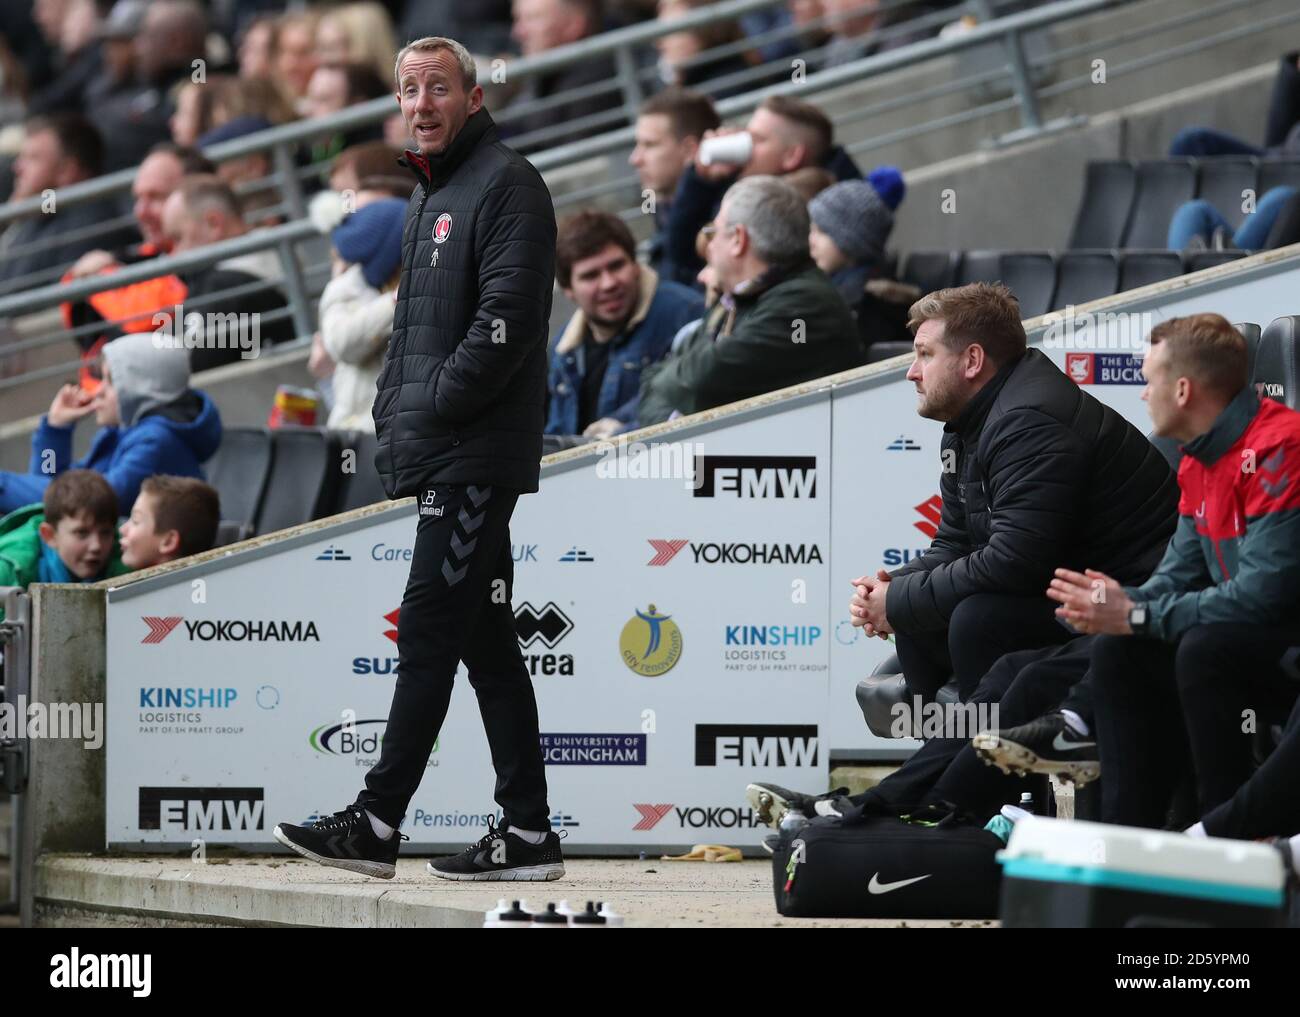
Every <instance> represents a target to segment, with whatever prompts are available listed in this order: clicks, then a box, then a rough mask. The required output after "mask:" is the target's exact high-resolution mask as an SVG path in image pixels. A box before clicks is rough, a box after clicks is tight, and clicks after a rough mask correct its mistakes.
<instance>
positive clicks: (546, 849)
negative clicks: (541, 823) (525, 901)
mask: <svg viewBox="0 0 1300 1017" xmlns="http://www.w3.org/2000/svg"><path fill="white" fill-rule="evenodd" d="M428 867H429V872H430V873H431V874H432V875H435V876H437V877H438V878H439V879H458V880H471V879H472V880H502V881H506V880H514V881H518V882H525V883H542V882H549V881H550V880H552V879H559V878H560V877H561V876H563V875H564V856H563V855H562V854H561V853H560V836H559V834H557V833H555V832H554V831H552V832H550V833H548V834H547V835H546V839H545V840H544V841H542V842H541V843H540V844H529V843H528V841H526V840H524V839H523V838H522V837H518V836H516V835H515V834H513V833H511V832H510V831H509V829H507V828H502V827H499V826H497V825H496V824H495V823H494V822H493V821H492V820H490V819H489V820H488V832H487V833H485V834H484V835H483V836H482V837H480V838H479V839H478V841H477V842H476V843H474V844H471V845H470V846H469V847H467V848H466V849H465V850H464V851H462V852H461V853H460V854H458V855H452V856H451V857H449V858H435V859H434V860H433V861H431V862H430V863H429V866H428Z"/></svg>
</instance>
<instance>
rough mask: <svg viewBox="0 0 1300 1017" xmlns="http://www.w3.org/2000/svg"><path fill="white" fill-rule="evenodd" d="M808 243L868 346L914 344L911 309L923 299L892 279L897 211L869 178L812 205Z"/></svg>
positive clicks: (846, 184)
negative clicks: (890, 252) (889, 250)
mask: <svg viewBox="0 0 1300 1017" xmlns="http://www.w3.org/2000/svg"><path fill="white" fill-rule="evenodd" d="M808 215H809V217H810V218H811V220H812V230H811V232H810V234H809V236H808V246H809V248H810V250H811V251H812V256H813V261H815V262H817V267H818V268H820V269H821V270H822V271H823V272H825V273H826V274H827V275H828V276H830V279H831V282H832V283H834V284H835V288H836V289H837V290H839V291H840V296H842V297H843V298H844V300H845V302H846V303H847V304H848V305H849V308H850V309H851V310H852V311H853V317H854V318H855V319H856V320H857V323H858V335H859V337H860V338H861V339H862V345H863V348H864V349H867V350H870V348H871V344H872V343H875V342H908V341H909V340H910V339H911V337H912V334H911V332H910V331H908V328H907V321H908V312H909V311H910V310H911V307H912V305H913V304H914V303H915V302H916V301H917V300H919V299H920V298H921V291H920V290H919V289H918V288H917V287H915V286H909V285H908V284H906V283H901V282H897V281H896V280H894V279H891V278H889V274H888V271H887V268H886V265H887V262H886V258H885V244H886V243H887V242H888V240H889V234H890V231H891V230H892V229H893V228H894V214H893V213H892V212H891V211H890V210H889V206H888V205H886V204H885V202H884V201H883V200H882V199H881V197H880V195H879V194H877V193H876V189H875V188H874V187H873V186H872V185H871V184H869V183H867V181H865V180H844V181H841V182H840V183H838V184H835V185H834V186H832V187H828V188H827V189H826V190H824V191H822V192H820V193H819V194H818V195H817V196H816V197H815V198H813V199H812V201H811V202H809V203H808Z"/></svg>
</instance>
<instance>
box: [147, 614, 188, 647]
mask: <svg viewBox="0 0 1300 1017" xmlns="http://www.w3.org/2000/svg"><path fill="white" fill-rule="evenodd" d="M183 620H184V619H183V618H181V617H180V616H179V615H175V616H172V617H168V618H159V617H157V616H155V615H145V616H143V617H142V618H141V621H143V622H144V623H145V624H146V625H148V626H149V634H148V635H147V636H145V637H144V638H143V639H141V640H140V642H142V643H161V642H162V641H163V640H164V639H166V638H167V637H168V636H169V635H171V633H172V629H174V628H175V627H176V626H177V625H179V624H180V623H181V622H182V621H183Z"/></svg>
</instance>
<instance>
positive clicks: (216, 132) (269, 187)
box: [198, 115, 281, 226]
mask: <svg viewBox="0 0 1300 1017" xmlns="http://www.w3.org/2000/svg"><path fill="white" fill-rule="evenodd" d="M274 126H275V125H274V124H272V123H271V121H269V120H267V119H266V118H265V117H261V116H254V115H247V116H237V117H235V118H234V119H231V120H227V121H225V122H224V123H223V124H221V126H219V127H214V128H213V129H212V130H210V131H208V132H207V133H206V134H204V135H203V136H202V137H200V138H199V140H198V147H199V148H200V149H206V148H210V147H211V146H213V145H219V144H221V143H222V142H224V141H234V140H235V139H236V138H246V137H248V135H250V134H258V133H259V132H261V131H266V130H269V129H270V128H272V127H274ZM273 169H274V165H273V162H272V155H271V152H270V150H264V151H261V152H249V153H248V154H247V155H241V156H237V157H236V158H233V159H223V160H222V161H221V162H220V163H219V164H218V165H217V168H216V170H215V171H214V172H215V174H216V176H217V177H219V178H220V180H221V182H222V183H224V184H225V185H226V186H227V187H229V188H231V190H234V189H235V188H240V189H241V190H243V191H244V193H243V195H242V197H241V198H240V206H241V207H242V208H243V210H244V218H245V220H246V221H247V222H248V223H249V225H254V226H274V225H275V224H276V223H278V222H280V217H279V216H278V215H266V214H264V213H263V210H264V209H267V208H271V207H274V206H276V205H278V204H280V202H281V192H280V188H279V187H278V185H277V184H276V183H275V182H274V181H272V180H270V179H269V178H270V176H271V173H272V171H273ZM253 185H259V186H253Z"/></svg>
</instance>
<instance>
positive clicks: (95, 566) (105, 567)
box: [0, 470, 132, 621]
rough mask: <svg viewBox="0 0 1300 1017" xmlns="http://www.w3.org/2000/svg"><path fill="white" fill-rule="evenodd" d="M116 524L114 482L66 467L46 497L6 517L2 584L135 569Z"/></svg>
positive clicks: (0, 522) (1, 530) (0, 533)
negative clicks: (124, 551) (115, 532)
mask: <svg viewBox="0 0 1300 1017" xmlns="http://www.w3.org/2000/svg"><path fill="white" fill-rule="evenodd" d="M116 527H117V495H116V494H114V493H113V489H112V488H111V487H109V485H108V481H106V480H105V479H104V478H103V477H102V476H101V475H100V474H98V473H96V472H95V471H94V470H65V471H64V472H63V473H62V474H60V475H59V476H58V477H55V478H54V480H53V481H51V482H50V484H49V486H48V487H46V488H45V491H44V494H43V496H42V499H41V501H38V502H36V503H35V504H33V505H24V506H22V507H21V508H16V509H13V510H12V511H10V512H9V513H8V515H6V516H5V517H4V518H3V519H0V586H20V587H22V588H24V589H26V588H27V587H28V586H30V585H31V584H32V583H94V582H98V581H99V580H101V579H108V578H110V577H112V576H120V575H122V574H123V573H124V572H128V571H130V569H131V568H132V566H130V565H127V564H125V563H124V562H123V561H122V557H121V555H120V554H119V553H118V549H117V547H116V546H115V541H114V540H113V530H114V529H115V528H116ZM3 620H4V603H3V601H0V621H3Z"/></svg>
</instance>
